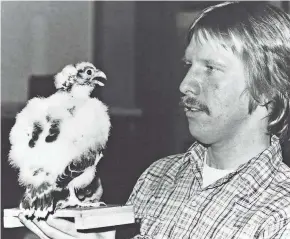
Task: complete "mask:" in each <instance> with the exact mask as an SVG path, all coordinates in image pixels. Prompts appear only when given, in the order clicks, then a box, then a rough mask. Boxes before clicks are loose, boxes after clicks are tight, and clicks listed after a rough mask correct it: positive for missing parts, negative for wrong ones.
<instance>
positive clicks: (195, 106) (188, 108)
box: [180, 96, 209, 115]
mask: <svg viewBox="0 0 290 239" xmlns="http://www.w3.org/2000/svg"><path fill="white" fill-rule="evenodd" d="M180 106H181V107H183V108H184V111H185V112H199V111H203V112H205V113H206V114H208V115H209V109H208V107H207V106H206V105H204V104H202V103H200V102H199V101H197V100H196V99H194V98H192V97H188V96H184V97H182V98H181V101H180Z"/></svg>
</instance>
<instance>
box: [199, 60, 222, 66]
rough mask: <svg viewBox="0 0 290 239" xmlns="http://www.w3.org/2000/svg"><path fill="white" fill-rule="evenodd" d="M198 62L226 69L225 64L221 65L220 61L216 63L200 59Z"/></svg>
mask: <svg viewBox="0 0 290 239" xmlns="http://www.w3.org/2000/svg"><path fill="white" fill-rule="evenodd" d="M200 61H201V62H203V63H204V64H213V65H216V66H220V67H226V65H225V64H223V63H222V62H220V61H216V60H214V59H200Z"/></svg>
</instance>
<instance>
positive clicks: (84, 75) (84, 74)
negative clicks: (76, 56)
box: [75, 62, 107, 88]
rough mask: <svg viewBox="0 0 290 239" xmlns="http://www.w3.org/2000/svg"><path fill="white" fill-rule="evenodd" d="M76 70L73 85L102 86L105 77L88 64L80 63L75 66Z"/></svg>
mask: <svg viewBox="0 0 290 239" xmlns="http://www.w3.org/2000/svg"><path fill="white" fill-rule="evenodd" d="M75 68H76V70H77V74H76V78H75V83H76V84H78V85H87V86H91V87H93V88H94V87H95V86H96V85H99V86H104V85H105V84H104V83H105V81H106V80H107V77H106V75H105V73H104V72H102V71H100V70H98V69H97V68H96V67H95V66H94V65H93V64H91V63H89V62H81V63H78V64H76V65H75Z"/></svg>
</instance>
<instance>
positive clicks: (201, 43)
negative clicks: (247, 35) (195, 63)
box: [184, 36, 234, 59]
mask: <svg viewBox="0 0 290 239" xmlns="http://www.w3.org/2000/svg"><path fill="white" fill-rule="evenodd" d="M213 54H218V55H221V56H229V55H233V54H234V52H233V48H232V44H230V43H229V42H226V41H223V40H221V39H216V38H209V39H200V38H197V37H194V36H193V37H192V39H191V41H190V43H189V45H188V46H187V48H186V50H185V55H184V58H185V59H191V58H192V57H193V56H203V57H208V56H212V57H213Z"/></svg>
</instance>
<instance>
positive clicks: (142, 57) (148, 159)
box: [1, 1, 289, 239]
mask: <svg viewBox="0 0 290 239" xmlns="http://www.w3.org/2000/svg"><path fill="white" fill-rule="evenodd" d="M68 4H69V2H68ZM122 4H128V3H124V2H94V11H95V15H94V19H93V23H94V24H93V26H94V27H93V29H92V30H93V34H92V35H93V60H92V61H93V62H92V63H94V64H95V65H96V66H97V67H98V68H100V69H102V70H103V71H104V72H106V73H108V75H109V81H110V82H112V83H110V85H108V86H105V87H108V88H109V89H108V91H106V90H105V89H102V90H100V91H99V92H98V96H99V97H100V98H101V99H102V100H103V101H104V102H106V103H107V102H109V107H110V113H111V118H112V126H113V128H112V132H111V136H110V138H109V141H108V145H107V149H106V151H105V153H104V155H105V156H104V158H103V159H102V161H101V162H100V165H99V170H100V175H101V179H102V184H103V187H104V195H103V200H104V201H105V202H107V203H116V204H124V203H125V202H126V200H127V199H128V197H129V195H130V192H131V190H132V188H133V186H134V184H135V182H136V180H137V179H138V177H139V176H140V174H141V173H142V172H143V171H144V170H145V169H146V168H147V167H148V166H149V165H150V164H151V163H152V162H154V161H155V160H157V159H158V158H161V157H164V156H166V155H170V154H174V153H179V152H182V151H184V150H185V149H186V148H187V147H188V146H189V145H190V144H191V143H192V139H191V137H190V136H189V133H188V130H187V123H186V120H185V117H184V115H183V113H182V111H181V110H180V109H179V106H178V103H179V96H180V95H179V91H178V87H179V84H180V82H181V80H182V77H183V75H184V69H183V66H182V63H181V58H182V56H183V50H184V47H185V43H186V41H185V39H186V35H185V33H186V30H187V27H189V23H190V22H192V21H193V20H194V16H195V15H196V12H198V11H199V10H200V9H201V8H203V7H204V6H206V5H210V4H212V3H211V2H141V1H140V2H135V3H134V5H133V10H132V11H133V17H134V27H133V30H132V29H131V33H132V34H133V35H131V36H130V37H131V39H130V41H129V40H128V42H133V45H132V49H131V48H130V49H131V50H132V52H131V53H133V54H132V57H131V58H130V59H131V60H132V62H133V63H134V64H133V65H130V66H128V69H127V68H126V62H125V64H124V62H122V58H121V60H120V62H117V63H116V65H115V68H112V67H110V66H111V64H110V62H111V59H116V55H115V54H118V51H112V52H111V51H109V50H108V48H110V49H114V47H116V46H118V47H116V49H118V48H119V47H122V46H119V45H118V44H120V39H118V38H115V39H114V38H113V39H110V42H109V43H110V45H108V44H109V43H108V42H107V41H106V40H105V37H104V36H110V31H113V30H116V29H113V30H112V29H110V27H108V25H106V24H107V23H106V21H105V20H104V19H105V17H106V16H107V15H106V11H111V10H112V9H117V10H118V7H120V6H121V5H122ZM275 4H276V3H275ZM279 5H280V6H281V7H283V8H285V9H287V8H288V2H284V3H281V2H280V3H279ZM131 7H132V6H131ZM117 10H116V11H117ZM189 14H191V15H192V17H189V18H188V16H190V15H189ZM76 17H77V16H76ZM191 18H192V19H191ZM180 19H181V20H180ZM183 19H184V21H183ZM116 25H117V26H118V22H116ZM122 27H124V28H126V25H122V24H120V29H119V30H120V36H122V38H123V41H124V39H125V41H124V42H125V43H126V35H122ZM125 30H126V29H124V34H126V31H125ZM112 34H113V33H112ZM132 38H133V41H132ZM60 44H61V43H60ZM110 52H111V53H110ZM118 59H119V58H118ZM2 61H5V59H3V58H2ZM69 63H72V62H68V64H69ZM11 64H12V63H11ZM120 66H122V67H120ZM132 69H133V70H132ZM113 71H114V72H113ZM128 71H131V73H132V74H133V77H132V79H133V80H132V79H126V78H121V79H118V74H120V75H122V74H121V73H122V72H123V73H126V72H128ZM54 73H55V72H51V73H50V74H45V75H41V74H35V73H34V72H31V75H30V76H29V77H28V81H27V82H28V83H27V87H28V90H27V92H28V93H27V99H29V98H31V97H34V96H36V95H43V96H46V95H49V94H50V93H53V91H54V89H53V84H52V76H53V74H54ZM110 75H111V78H110ZM123 75H125V74H123ZM12 80H13V79H12ZM131 80H132V81H131ZM122 82H124V84H126V89H125V90H124V89H122ZM119 89H121V90H120V91H119ZM11 91H13V89H11ZM115 94H116V95H115ZM127 94H129V95H131V96H132V97H131V98H130V99H129V101H130V102H129V103H128V102H125V103H124V104H123V105H122V104H121V103H120V105H119V104H118V99H117V98H118V97H119V98H120V99H122V98H126V97H127ZM115 99H117V100H115ZM2 103H3V102H2ZM24 105H25V102H18V103H17V104H15V103H13V104H11V103H10V102H5V103H4V104H2V114H1V116H2V117H1V156H2V158H1V166H2V170H1V172H2V174H1V175H2V178H1V179H2V180H1V183H2V185H1V206H2V209H3V208H11V207H15V206H17V205H18V204H19V200H20V198H21V194H22V189H21V188H20V187H19V186H18V183H17V172H16V171H15V170H13V169H11V167H10V166H9V165H8V163H7V155H8V152H9V149H10V144H9V140H8V136H9V132H10V129H11V127H12V126H13V124H14V117H15V115H16V112H18V111H19V110H20V109H21V108H22V107H24ZM288 147H289V146H288ZM284 150H285V152H286V150H288V151H289V148H286V147H285V149H284ZM287 163H289V162H287ZM2 238H4V239H18V238H26V239H28V238H33V236H32V235H31V234H27V230H26V229H24V228H19V229H5V230H3V228H2Z"/></svg>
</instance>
